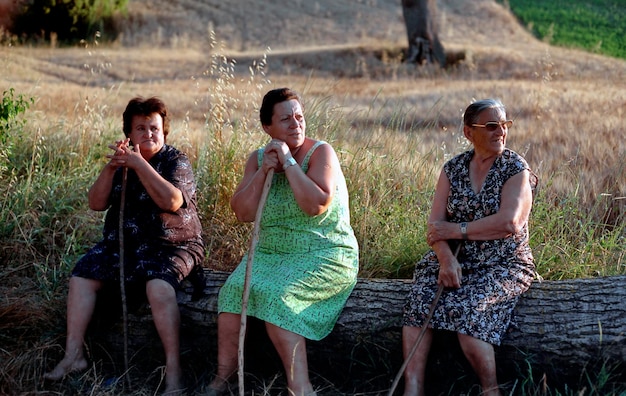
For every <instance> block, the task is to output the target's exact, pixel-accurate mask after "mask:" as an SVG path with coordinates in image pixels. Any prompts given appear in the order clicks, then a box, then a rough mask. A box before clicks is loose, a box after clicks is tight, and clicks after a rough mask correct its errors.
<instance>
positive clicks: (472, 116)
mask: <svg viewBox="0 0 626 396" xmlns="http://www.w3.org/2000/svg"><path fill="white" fill-rule="evenodd" d="M487 109H498V110H499V111H501V112H502V113H503V114H504V115H505V116H506V108H505V107H504V105H503V104H502V102H501V101H500V99H482V100H477V101H476V102H474V103H472V104H471V105H469V106H467V109H465V113H464V114H463V124H465V125H467V126H471V125H472V124H475V123H476V122H478V117H479V116H480V113H482V112H483V111H485V110H487Z"/></svg>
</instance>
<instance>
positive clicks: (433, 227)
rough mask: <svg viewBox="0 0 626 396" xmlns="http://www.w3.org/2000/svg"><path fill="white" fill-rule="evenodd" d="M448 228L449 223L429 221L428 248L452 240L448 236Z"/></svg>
mask: <svg viewBox="0 0 626 396" xmlns="http://www.w3.org/2000/svg"><path fill="white" fill-rule="evenodd" d="M448 227H449V223H448V222H447V221H429V222H428V227H427V232H426V242H427V243H428V246H432V245H434V244H435V243H436V242H439V241H446V240H448V239H450V237H449V236H448V235H449V231H448Z"/></svg>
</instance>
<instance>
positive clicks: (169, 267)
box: [72, 145, 204, 290]
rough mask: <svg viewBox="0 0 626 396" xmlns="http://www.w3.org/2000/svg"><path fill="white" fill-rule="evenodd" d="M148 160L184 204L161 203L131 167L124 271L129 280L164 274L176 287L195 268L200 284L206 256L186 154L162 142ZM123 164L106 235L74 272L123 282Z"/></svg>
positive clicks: (198, 285)
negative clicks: (170, 206)
mask: <svg viewBox="0 0 626 396" xmlns="http://www.w3.org/2000/svg"><path fill="white" fill-rule="evenodd" d="M150 165H151V166H152V167H153V168H154V169H155V170H156V171H157V172H158V173H159V174H160V175H161V176H162V177H163V178H164V179H166V180H167V181H169V182H170V183H172V184H173V185H174V187H176V188H178V189H179V190H180V191H181V192H182V194H183V200H184V203H183V206H182V207H181V208H179V209H178V210H177V211H176V212H168V211H164V210H162V209H160V208H159V207H158V206H157V205H156V203H155V202H154V201H153V200H152V198H151V197H150V195H149V194H148V192H147V191H146V189H145V187H144V186H143V184H141V182H140V180H139V177H138V176H137V174H136V173H135V172H134V171H133V170H132V169H129V170H128V176H127V182H126V193H125V205H124V245H125V246H124V264H125V265H124V277H125V278H126V279H125V280H126V283H127V284H141V283H144V282H146V281H148V280H151V279H162V280H165V281H167V282H168V283H170V284H171V285H172V286H173V287H174V288H178V287H179V286H180V282H181V281H182V280H183V279H184V278H185V277H187V276H189V275H190V274H191V273H193V275H194V276H193V278H190V280H191V282H192V283H193V284H194V287H195V288H196V289H197V290H198V289H200V288H202V287H203V286H204V285H203V284H202V282H203V280H202V278H201V277H202V275H201V274H202V270H201V265H202V261H203V260H204V244H203V241H202V226H201V224H200V218H199V217H198V213H197V207H196V183H195V179H194V175H193V170H192V167H191V163H190V162H189V159H188V157H187V156H186V155H185V154H183V153H181V152H180V151H178V150H177V149H175V148H174V147H172V146H168V145H164V146H163V148H162V149H161V151H159V152H158V153H157V154H156V155H155V156H154V157H152V158H151V159H150ZM121 191H122V168H120V169H118V170H117V171H116V174H115V176H114V178H113V187H112V190H111V194H110V197H109V202H110V207H109V209H108V211H107V213H106V217H105V222H104V228H103V232H102V234H103V238H102V240H101V241H100V242H98V243H97V244H96V245H95V246H94V247H92V248H91V249H90V250H89V251H88V252H87V253H86V254H85V255H84V256H83V257H82V258H81V259H80V260H79V261H78V262H77V263H76V266H75V267H74V269H73V271H72V276H80V277H83V278H88V279H96V280H101V281H103V282H108V283H113V284H118V283H119V276H120V270H119V264H120V243H119V215H120V201H121V199H120V198H121Z"/></svg>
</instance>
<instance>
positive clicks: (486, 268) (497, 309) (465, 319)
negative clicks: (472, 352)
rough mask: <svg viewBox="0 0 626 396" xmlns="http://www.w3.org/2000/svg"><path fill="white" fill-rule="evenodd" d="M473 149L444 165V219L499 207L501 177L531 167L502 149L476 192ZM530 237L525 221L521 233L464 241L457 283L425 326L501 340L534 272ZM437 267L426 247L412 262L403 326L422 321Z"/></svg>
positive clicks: (432, 292) (493, 341)
mask: <svg viewBox="0 0 626 396" xmlns="http://www.w3.org/2000/svg"><path fill="white" fill-rule="evenodd" d="M473 155H474V151H473V150H470V151H467V152H465V153H462V154H460V155H458V156H456V157H454V158H453V159H451V160H450V161H448V162H447V163H446V164H445V165H444V168H443V169H444V172H445V174H446V175H447V177H448V179H449V180H450V195H449V196H448V203H447V212H448V221H451V222H454V223H460V222H463V221H467V222H470V221H474V220H478V219H481V218H483V217H486V216H489V215H492V214H495V213H496V212H497V211H498V210H499V209H500V199H501V193H502V186H503V185H504V183H505V182H506V181H507V180H508V179H509V178H510V177H512V176H514V175H516V174H518V173H519V172H522V171H523V170H525V169H527V170H530V169H529V167H528V164H527V163H526V161H525V160H524V158H522V157H521V156H520V155H519V154H517V153H515V152H514V151H511V150H509V149H505V150H504V152H503V154H502V155H501V156H500V157H498V158H497V159H496V160H495V162H494V163H493V165H492V167H491V169H490V170H489V173H488V174H487V177H486V179H485V182H484V184H483V186H482V189H481V190H480V192H479V193H478V194H476V193H475V192H474V190H473V189H472V184H471V182H470V177H469V163H470V160H471V159H472V156H473ZM530 182H531V187H532V189H533V190H534V188H535V187H536V184H537V178H536V176H535V175H534V174H533V173H532V172H531V178H530ZM528 239H529V236H528V224H525V225H524V227H522V229H521V230H520V232H519V233H517V234H515V235H511V236H509V237H506V238H502V239H495V240H487V241H463V242H462V245H461V249H460V251H459V255H458V261H459V264H460V265H461V268H462V270H463V281H462V284H461V288H459V289H445V290H444V292H443V294H442V295H441V298H440V300H439V303H438V304H437V308H436V310H435V313H434V315H433V318H432V319H431V322H430V325H429V327H432V328H434V329H444V330H450V331H455V332H458V333H461V334H466V335H469V336H472V337H475V338H478V339H481V340H483V341H486V342H488V343H491V344H494V345H500V342H501V339H502V336H503V335H504V333H505V332H506V330H507V328H508V327H509V323H510V321H511V313H512V312H513V308H514V307H515V304H516V303H517V300H518V299H519V296H520V295H521V294H522V293H523V292H525V291H526V290H527V289H528V288H529V287H530V284H531V282H532V281H533V279H534V276H535V265H534V261H533V256H532V252H531V249H530V246H529V245H528ZM453 251H454V248H453ZM438 273H439V262H438V261H437V256H436V255H435V252H434V251H432V250H430V251H428V253H426V255H425V256H424V258H423V259H422V260H421V261H419V262H418V263H417V264H416V266H415V275H414V282H413V285H412V287H411V291H410V293H409V296H408V299H407V302H406V304H405V307H404V322H403V324H404V325H405V326H415V327H422V325H423V323H424V320H425V319H426V316H427V315H428V311H429V309H430V305H431V303H432V301H433V300H434V298H435V293H436V291H437V288H438V285H437V277H438Z"/></svg>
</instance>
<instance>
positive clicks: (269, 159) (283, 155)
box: [262, 139, 291, 173]
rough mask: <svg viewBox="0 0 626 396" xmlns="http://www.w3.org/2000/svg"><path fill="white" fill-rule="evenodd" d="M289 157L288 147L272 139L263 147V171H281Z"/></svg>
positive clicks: (280, 141)
mask: <svg viewBox="0 0 626 396" xmlns="http://www.w3.org/2000/svg"><path fill="white" fill-rule="evenodd" d="M290 157H291V152H290V151H289V146H287V144H286V143H285V142H283V141H282V140H278V139H272V140H271V141H270V142H269V143H268V144H267V146H265V153H264V154H263V164H262V167H263V171H264V172H265V173H267V172H268V171H269V170H270V169H274V171H279V172H280V171H282V170H283V164H284V163H285V161H286V160H287V159H289V158H290Z"/></svg>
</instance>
